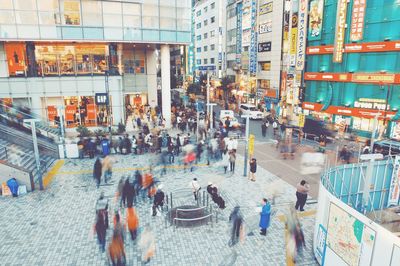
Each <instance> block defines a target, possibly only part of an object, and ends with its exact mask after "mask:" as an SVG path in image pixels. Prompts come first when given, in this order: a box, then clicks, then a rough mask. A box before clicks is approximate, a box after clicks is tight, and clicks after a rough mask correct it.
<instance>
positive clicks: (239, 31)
mask: <svg viewBox="0 0 400 266" xmlns="http://www.w3.org/2000/svg"><path fill="white" fill-rule="evenodd" d="M242 6H243V4H242V2H240V3H238V4H237V6H236V9H237V10H236V11H237V16H236V63H237V64H240V57H241V54H242V18H243V17H242V16H243V12H242Z"/></svg>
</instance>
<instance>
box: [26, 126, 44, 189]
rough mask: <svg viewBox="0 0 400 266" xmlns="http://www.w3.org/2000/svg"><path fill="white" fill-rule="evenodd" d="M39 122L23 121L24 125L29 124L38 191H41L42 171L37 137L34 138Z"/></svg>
mask: <svg viewBox="0 0 400 266" xmlns="http://www.w3.org/2000/svg"><path fill="white" fill-rule="evenodd" d="M39 121H40V120H39V119H24V122H25V123H30V124H31V131H32V142H33V151H34V154H35V161H36V170H37V173H38V178H39V187H40V190H43V180H42V171H41V169H40V157H39V148H38V143H37V136H36V122H39Z"/></svg>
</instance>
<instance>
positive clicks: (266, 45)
mask: <svg viewBox="0 0 400 266" xmlns="http://www.w3.org/2000/svg"><path fill="white" fill-rule="evenodd" d="M269 51H271V42H260V43H259V44H258V52H259V53H262V52H269Z"/></svg>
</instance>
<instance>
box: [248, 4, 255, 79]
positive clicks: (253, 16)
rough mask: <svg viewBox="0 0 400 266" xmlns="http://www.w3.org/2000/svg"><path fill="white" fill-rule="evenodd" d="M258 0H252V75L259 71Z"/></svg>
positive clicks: (250, 70)
mask: <svg viewBox="0 0 400 266" xmlns="http://www.w3.org/2000/svg"><path fill="white" fill-rule="evenodd" d="M256 24H257V2H256V0H252V1H251V37H250V66H249V68H250V69H249V72H250V76H256V73H257V27H256Z"/></svg>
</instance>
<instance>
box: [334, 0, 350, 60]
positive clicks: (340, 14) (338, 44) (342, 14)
mask: <svg viewBox="0 0 400 266" xmlns="http://www.w3.org/2000/svg"><path fill="white" fill-rule="evenodd" d="M346 14H347V0H338V3H337V13H336V31H335V43H334V44H335V45H334V47H333V62H334V63H341V62H342V57H343V47H344V38H345V37H344V35H345V27H346Z"/></svg>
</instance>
